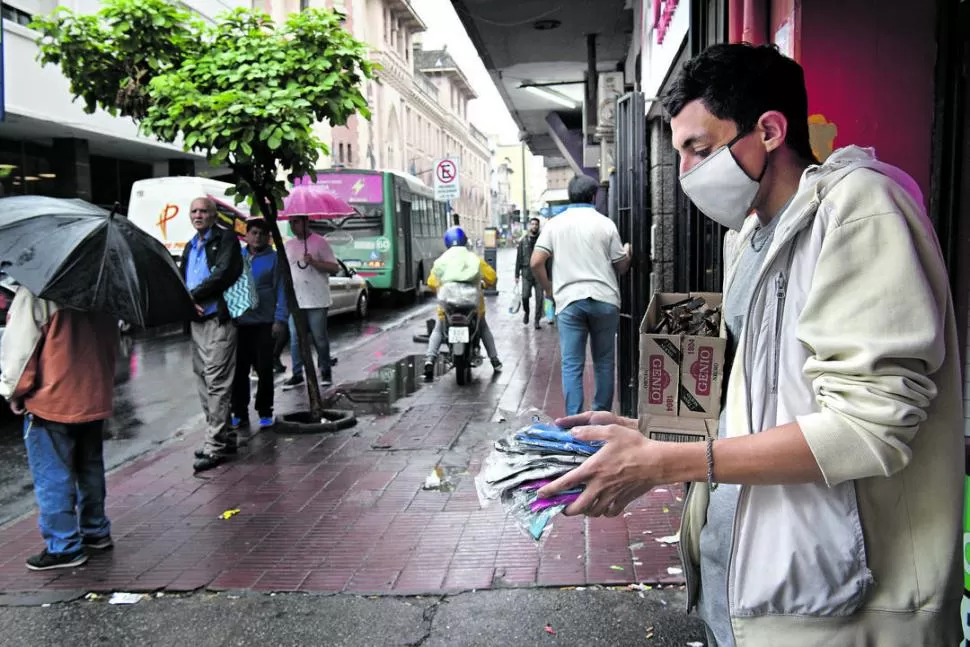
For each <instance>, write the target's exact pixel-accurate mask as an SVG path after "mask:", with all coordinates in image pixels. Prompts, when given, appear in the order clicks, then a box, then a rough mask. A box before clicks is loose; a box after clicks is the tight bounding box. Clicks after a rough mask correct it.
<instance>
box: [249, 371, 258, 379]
mask: <svg viewBox="0 0 970 647" xmlns="http://www.w3.org/2000/svg"><path fill="white" fill-rule="evenodd" d="M249 381H250V382H259V376H258V375H256V369H253V370H251V371H249Z"/></svg>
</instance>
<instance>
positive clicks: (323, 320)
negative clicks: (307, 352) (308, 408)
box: [290, 308, 330, 377]
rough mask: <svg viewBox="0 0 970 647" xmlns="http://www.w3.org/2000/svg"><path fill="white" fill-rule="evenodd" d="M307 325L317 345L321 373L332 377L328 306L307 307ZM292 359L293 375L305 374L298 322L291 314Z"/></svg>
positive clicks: (305, 310)
mask: <svg viewBox="0 0 970 647" xmlns="http://www.w3.org/2000/svg"><path fill="white" fill-rule="evenodd" d="M303 312H305V313H306V318H307V325H308V326H309V327H310V338H311V339H312V340H313V345H314V346H316V347H317V363H318V364H319V365H320V366H319V369H320V375H322V376H325V377H330V337H329V336H328V335H327V308H306V309H304V310H303ZM290 360H291V361H292V362H293V364H292V366H293V375H303V359H302V358H301V357H300V346H299V345H298V344H297V342H296V322H295V321H294V320H293V316H292V315H291V316H290Z"/></svg>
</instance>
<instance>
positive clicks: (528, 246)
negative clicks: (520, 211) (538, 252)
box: [515, 218, 542, 330]
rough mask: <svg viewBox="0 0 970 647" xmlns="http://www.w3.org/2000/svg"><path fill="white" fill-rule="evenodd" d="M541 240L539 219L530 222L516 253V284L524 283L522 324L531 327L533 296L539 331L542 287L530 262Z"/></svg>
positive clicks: (536, 324) (536, 326) (536, 325)
mask: <svg viewBox="0 0 970 647" xmlns="http://www.w3.org/2000/svg"><path fill="white" fill-rule="evenodd" d="M537 240H539V219H538V218H532V219H531V220H529V230H528V231H527V232H526V234H525V236H523V237H522V240H520V241H519V247H518V250H517V251H516V253H515V282H516V283H518V282H519V280H520V279H521V281H522V323H523V324H524V325H526V326H527V325H529V312H530V308H529V302H530V300H531V298H532V296H533V295H535V298H536V309H535V317H534V321H535V324H534V325H535V328H536V330H538V329H539V322H540V321H542V286H541V285H539V282H538V281H537V280H536V278H535V276H533V275H532V268H531V267H530V266H529V261H530V259H531V258H532V250H533V249H535V246H536V241H537Z"/></svg>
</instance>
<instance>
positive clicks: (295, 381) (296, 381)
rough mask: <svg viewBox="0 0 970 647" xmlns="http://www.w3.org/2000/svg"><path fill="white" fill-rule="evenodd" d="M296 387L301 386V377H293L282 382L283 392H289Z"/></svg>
mask: <svg viewBox="0 0 970 647" xmlns="http://www.w3.org/2000/svg"><path fill="white" fill-rule="evenodd" d="M298 386H303V376H302V375H294V376H292V377H290V379H288V380H286V381H285V382H283V390H284V391H289V390H290V389H295V388H296V387H298Z"/></svg>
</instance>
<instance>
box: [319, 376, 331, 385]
mask: <svg viewBox="0 0 970 647" xmlns="http://www.w3.org/2000/svg"><path fill="white" fill-rule="evenodd" d="M320 386H333V377H332V376H330V375H321V376H320Z"/></svg>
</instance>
